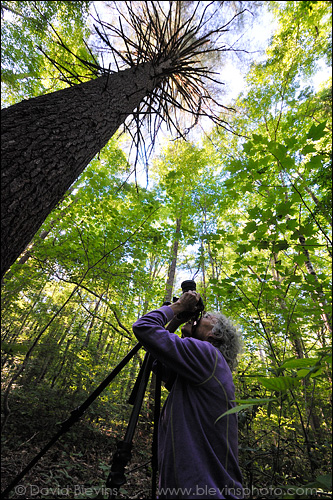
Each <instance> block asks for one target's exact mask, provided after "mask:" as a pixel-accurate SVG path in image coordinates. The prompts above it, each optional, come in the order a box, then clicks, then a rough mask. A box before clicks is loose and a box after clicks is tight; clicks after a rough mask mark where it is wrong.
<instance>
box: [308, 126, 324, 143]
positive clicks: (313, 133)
mask: <svg viewBox="0 0 333 500" xmlns="http://www.w3.org/2000/svg"><path fill="white" fill-rule="evenodd" d="M325 127H326V121H324V122H322V123H319V125H312V127H311V128H310V130H309V132H308V133H307V137H308V138H309V139H312V140H313V141H318V140H319V139H321V137H323V136H324V135H325V134H326V132H325Z"/></svg>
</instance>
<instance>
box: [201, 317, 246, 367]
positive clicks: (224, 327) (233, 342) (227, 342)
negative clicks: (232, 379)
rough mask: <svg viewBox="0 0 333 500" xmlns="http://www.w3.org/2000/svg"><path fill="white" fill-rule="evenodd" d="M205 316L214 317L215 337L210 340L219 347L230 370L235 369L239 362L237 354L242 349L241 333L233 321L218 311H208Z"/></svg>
mask: <svg viewBox="0 0 333 500" xmlns="http://www.w3.org/2000/svg"><path fill="white" fill-rule="evenodd" d="M203 316H204V317H205V318H207V317H208V318H212V319H213V320H214V326H213V329H212V334H213V335H214V337H215V339H212V340H211V341H210V342H211V344H212V345H213V346H214V347H217V348H218V349H219V351H221V353H222V354H223V356H224V359H225V360H226V362H227V363H228V365H229V367H230V370H234V369H235V368H236V366H237V364H238V360H237V356H238V354H240V353H241V351H242V338H241V333H240V331H239V330H238V329H237V327H236V325H234V324H233V322H232V321H231V320H230V319H229V318H227V317H226V316H224V314H221V313H218V312H206V313H204V315H203Z"/></svg>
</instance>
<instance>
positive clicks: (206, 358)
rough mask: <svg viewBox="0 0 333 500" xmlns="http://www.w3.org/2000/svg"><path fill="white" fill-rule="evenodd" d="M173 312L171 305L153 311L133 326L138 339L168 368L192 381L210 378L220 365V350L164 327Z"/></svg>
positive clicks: (199, 381) (200, 381)
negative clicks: (217, 365)
mask: <svg viewBox="0 0 333 500" xmlns="http://www.w3.org/2000/svg"><path fill="white" fill-rule="evenodd" d="M173 316H174V313H173V310H172V309H171V308H170V307H169V306H162V307H161V308H160V309H156V310H155V311H151V312H149V313H148V314H146V315H145V316H142V318H140V319H139V320H138V321H136V322H135V323H134V325H133V332H134V334H135V336H136V337H137V339H138V340H139V342H141V344H142V345H143V346H144V347H145V348H146V349H147V350H148V351H149V352H150V353H151V354H152V355H153V356H154V358H156V359H157V360H158V361H161V362H162V363H163V364H164V365H165V366H166V367H167V368H169V369H171V370H173V371H175V372H176V373H178V374H179V375H181V376H182V377H185V378H187V379H189V380H190V381H191V382H192V383H197V384H198V383H202V382H204V381H205V380H206V379H207V378H208V377H210V376H211V375H212V374H213V372H214V370H215V368H216V364H217V360H218V355H217V350H216V349H215V348H214V347H213V346H212V345H211V344H210V343H209V342H203V341H201V340H197V339H193V338H185V339H181V338H179V337H178V335H176V334H175V333H170V332H169V331H168V330H166V329H165V327H164V326H165V325H166V324H167V323H168V322H169V321H171V319H172V318H173Z"/></svg>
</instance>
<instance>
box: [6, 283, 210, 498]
mask: <svg viewBox="0 0 333 500" xmlns="http://www.w3.org/2000/svg"><path fill="white" fill-rule="evenodd" d="M181 286H182V290H183V292H185V291H188V290H195V286H196V285H195V282H194V281H192V280H188V281H184V282H183V283H182V285H181ZM174 300H177V299H176V298H175V297H174ZM200 300H201V299H200ZM168 304H170V302H165V303H164V304H163V305H168ZM203 307H204V306H203V303H202V307H201V309H202V310H203ZM182 323H183V319H182V318H180V317H178V318H177V317H174V318H173V319H172V320H171V321H170V322H169V324H168V325H167V326H166V329H167V330H168V331H169V332H171V333H173V332H175V331H176V330H177V328H178V327H179V326H180V325H181V324H182ZM141 347H142V345H141V344H140V342H139V343H137V344H136V345H135V346H134V347H133V348H132V350H131V351H130V352H129V353H128V354H127V355H126V356H125V357H124V359H123V360H122V361H121V362H120V363H119V364H118V365H117V366H116V367H115V368H114V369H113V370H112V372H111V373H110V374H109V375H108V376H107V377H106V379H105V380H104V381H103V382H102V383H101V384H100V385H99V386H98V387H97V388H96V389H95V390H94V392H93V393H92V394H91V395H90V396H89V397H88V398H87V399H86V400H85V401H84V402H83V403H82V404H81V405H80V406H78V407H77V408H75V409H74V410H73V411H72V412H71V415H70V417H69V418H68V419H67V420H65V421H64V422H63V423H62V424H61V427H60V429H59V431H58V432H57V433H56V434H55V436H54V437H53V438H52V439H51V440H50V441H49V443H47V444H46V446H44V448H42V450H41V451H40V452H39V453H38V454H37V455H36V456H35V457H34V458H33V459H32V460H31V461H30V462H29V463H28V465H27V466H26V467H25V468H24V469H23V470H22V471H21V472H20V473H19V474H18V475H17V476H16V477H15V478H14V479H13V480H12V482H11V483H10V484H9V485H8V486H7V487H6V488H5V489H4V491H3V492H2V494H1V498H7V497H8V494H9V493H10V492H11V491H12V489H13V488H14V487H15V486H16V485H17V484H18V483H19V481H20V480H21V479H22V478H23V477H24V476H25V475H26V474H27V473H28V472H29V471H30V469H32V467H33V466H34V465H35V464H36V463H37V462H38V461H39V460H40V459H41V458H42V457H43V456H44V455H45V453H46V452H47V451H48V450H49V449H50V448H51V446H52V445H53V444H54V443H56V441H58V439H59V438H60V437H61V436H62V435H63V434H65V432H67V431H68V430H69V429H70V428H71V427H72V425H74V424H75V423H76V422H77V421H78V420H79V419H80V418H81V417H82V415H83V414H84V412H85V411H86V410H87V408H88V407H89V406H90V405H91V403H92V402H93V401H95V399H96V398H97V397H98V396H99V395H100V394H101V393H102V392H103V390H104V389H105V388H106V387H107V386H108V385H109V384H110V383H111V381H112V380H113V379H114V378H115V377H116V375H118V373H119V372H120V371H121V370H122V369H123V368H124V366H126V365H127V363H128V362H129V361H130V359H131V358H132V357H133V356H134V355H135V354H136V353H137V352H138V351H139V349H140V348H141ZM152 364H153V358H152V356H151V355H150V354H148V353H146V354H145V358H144V362H143V364H142V367H141V369H140V372H139V375H138V377H137V380H136V382H135V385H134V388H133V390H132V393H131V396H130V398H129V403H130V404H133V409H132V413H131V416H130V420H129V423H128V426H127V430H126V434H125V437H124V439H123V441H120V442H118V444H117V451H116V453H115V454H114V456H113V460H112V466H111V471H110V474H109V476H108V478H107V482H106V486H107V487H109V488H111V496H110V498H115V496H116V495H117V493H118V491H119V488H120V487H121V486H122V485H123V484H124V483H125V482H126V478H125V474H124V471H125V467H126V465H127V463H128V462H129V460H130V459H131V449H132V441H133V436H134V432H135V428H136V425H137V422H138V418H139V413H140V409H141V406H142V402H143V398H144V394H145V391H146V387H147V384H148V380H149V375H150V372H151V369H152ZM160 401H161V366H160V364H159V363H157V365H156V388H155V405H154V431H153V443H152V471H153V476H152V499H153V500H154V499H155V498H156V477H157V434H158V420H159V415H160Z"/></svg>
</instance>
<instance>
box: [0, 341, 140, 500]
mask: <svg viewBox="0 0 333 500" xmlns="http://www.w3.org/2000/svg"><path fill="white" fill-rule="evenodd" d="M141 347H142V346H141V344H140V342H138V343H137V344H136V345H135V346H134V347H133V349H132V350H131V351H130V352H129V353H128V354H127V355H126V356H125V358H124V359H123V360H122V361H121V362H120V363H119V364H118V365H117V366H116V367H115V368H114V369H113V370H112V372H111V373H110V374H109V375H108V376H107V377H106V379H105V380H104V381H103V382H102V383H101V384H100V385H99V386H98V387H97V389H95V390H94V392H93V393H92V394H91V395H90V396H89V397H88V398H87V399H86V400H85V401H84V402H83V403H82V404H81V405H80V406H79V407H78V408H75V409H74V410H73V411H72V412H71V415H70V417H69V418H68V419H67V420H65V422H62V424H61V429H60V431H58V432H57V434H56V435H55V436H54V437H53V438H52V439H51V441H50V442H49V443H48V444H47V445H46V446H44V448H43V449H42V450H41V451H40V452H39V453H38V454H37V455H36V456H35V457H34V458H33V459H32V460H31V461H30V462H29V464H28V465H27V466H26V467H25V468H24V469H23V470H22V471H21V472H20V473H19V474H18V475H17V476H16V477H15V478H14V479H13V480H12V482H11V483H10V484H9V485H8V486H7V488H6V489H5V490H4V491H3V492H2V494H1V497H2V498H6V497H7V496H8V494H9V493H10V491H11V490H12V489H13V488H14V487H15V486H16V485H17V484H18V483H19V481H20V480H21V479H22V478H23V477H24V476H25V475H26V474H27V473H28V472H29V470H30V469H32V467H33V466H34V465H35V464H36V463H37V462H38V460H40V458H42V456H44V455H45V453H46V452H47V451H48V450H49V448H51V446H52V445H53V444H54V443H55V442H56V441H58V439H59V438H60V437H61V436H62V435H63V434H65V433H66V432H67V431H68V430H69V429H70V428H71V427H72V425H74V424H75V423H76V422H77V421H78V420H79V419H80V418H81V417H82V415H83V414H84V412H85V411H86V409H87V408H88V407H89V406H90V405H91V403H92V402H93V401H95V399H96V398H97V397H98V396H99V395H100V394H101V392H102V391H103V390H104V389H105V388H106V387H107V386H108V385H109V384H110V382H111V381H112V380H113V379H114V378H115V376H116V375H118V373H119V372H120V371H121V370H122V369H123V368H124V366H125V365H126V364H127V363H128V362H129V360H130V359H131V358H132V357H133V356H134V354H136V353H137V352H138V350H139V349H141Z"/></svg>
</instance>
